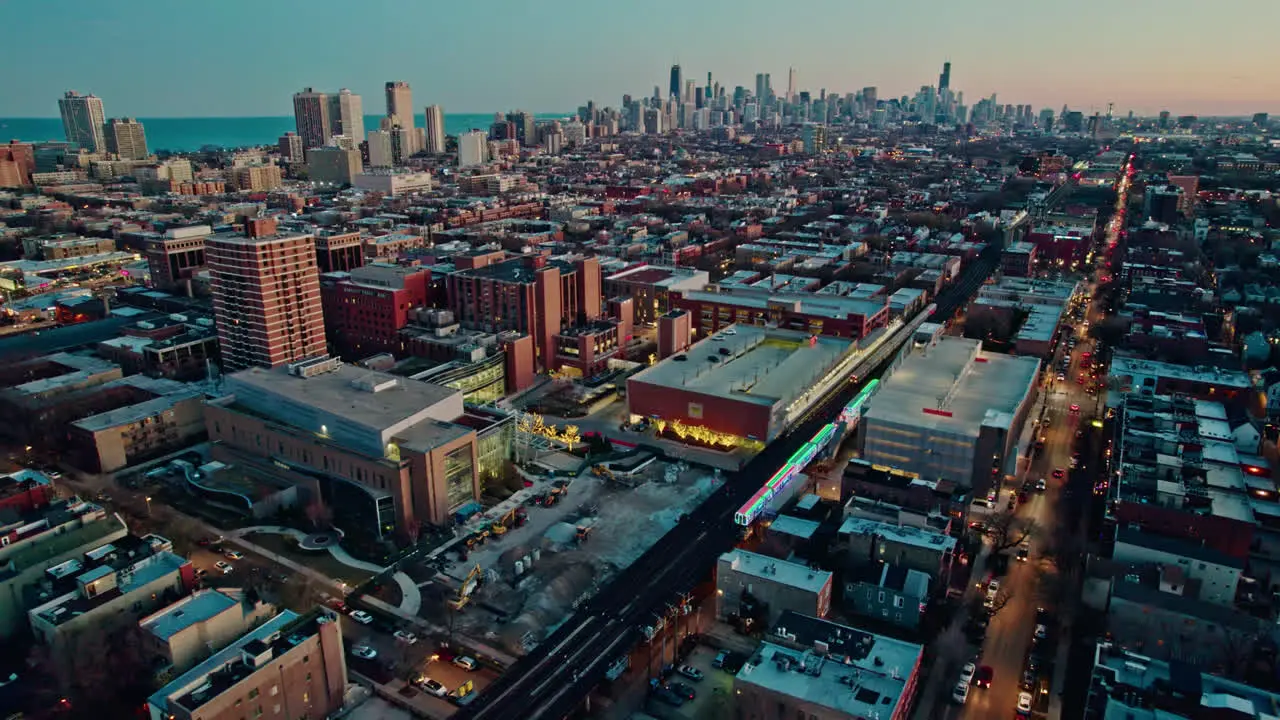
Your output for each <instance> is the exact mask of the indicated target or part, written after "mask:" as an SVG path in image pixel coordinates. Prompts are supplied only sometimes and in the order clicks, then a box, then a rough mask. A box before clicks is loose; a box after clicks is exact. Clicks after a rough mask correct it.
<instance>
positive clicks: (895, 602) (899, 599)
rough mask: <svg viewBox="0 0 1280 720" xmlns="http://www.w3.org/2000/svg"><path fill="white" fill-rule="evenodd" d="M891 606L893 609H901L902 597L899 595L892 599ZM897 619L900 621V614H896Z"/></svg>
mask: <svg viewBox="0 0 1280 720" xmlns="http://www.w3.org/2000/svg"><path fill="white" fill-rule="evenodd" d="M893 606H894V607H896V608H900V607H902V596H901V595H899V596H898V597H895V598H894V599H893ZM898 619H902V614H901V613H899V614H898Z"/></svg>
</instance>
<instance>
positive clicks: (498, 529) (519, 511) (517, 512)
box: [489, 505, 529, 537]
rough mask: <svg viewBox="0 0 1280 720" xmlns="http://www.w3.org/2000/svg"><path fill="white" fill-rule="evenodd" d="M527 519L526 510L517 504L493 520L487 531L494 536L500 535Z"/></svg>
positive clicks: (522, 523)
mask: <svg viewBox="0 0 1280 720" xmlns="http://www.w3.org/2000/svg"><path fill="white" fill-rule="evenodd" d="M528 520H529V515H528V512H527V511H526V510H525V509H524V508H522V507H520V506H519V505H517V506H516V507H513V508H511V509H510V510H508V511H507V512H506V514H505V515H503V516H502V517H500V518H498V519H497V520H495V521H494V522H493V525H492V526H491V527H490V528H489V532H490V533H492V534H493V535H494V536H495V537H501V536H503V535H506V534H507V531H508V530H510V529H511V528H518V527H520V526H521V525H524V524H525V523H526V522H527V521H528Z"/></svg>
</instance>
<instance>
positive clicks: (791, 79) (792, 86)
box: [787, 68, 796, 103]
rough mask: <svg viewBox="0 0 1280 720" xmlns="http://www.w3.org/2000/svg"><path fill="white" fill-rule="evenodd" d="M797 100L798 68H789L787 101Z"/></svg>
mask: <svg viewBox="0 0 1280 720" xmlns="http://www.w3.org/2000/svg"><path fill="white" fill-rule="evenodd" d="M795 101H796V69H795V68H788V69H787V102H789V103H792V102H795Z"/></svg>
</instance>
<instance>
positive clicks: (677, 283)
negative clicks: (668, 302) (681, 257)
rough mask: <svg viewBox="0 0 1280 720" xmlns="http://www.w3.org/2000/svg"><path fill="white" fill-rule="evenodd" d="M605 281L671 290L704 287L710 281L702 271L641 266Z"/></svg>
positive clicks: (660, 266)
mask: <svg viewBox="0 0 1280 720" xmlns="http://www.w3.org/2000/svg"><path fill="white" fill-rule="evenodd" d="M605 280H606V281H610V282H628V283H640V284H644V285H653V286H656V287H661V288H666V289H668V290H672V289H693V288H702V287H705V286H706V284H707V283H708V282H709V281H710V276H709V275H708V274H707V273H706V272H705V271H703V270H691V269H689V268H681V267H666V266H662V265H641V266H640V267H634V268H631V269H629V270H623V271H622V272H619V273H614V274H613V275H609V276H607V277H606V278H605Z"/></svg>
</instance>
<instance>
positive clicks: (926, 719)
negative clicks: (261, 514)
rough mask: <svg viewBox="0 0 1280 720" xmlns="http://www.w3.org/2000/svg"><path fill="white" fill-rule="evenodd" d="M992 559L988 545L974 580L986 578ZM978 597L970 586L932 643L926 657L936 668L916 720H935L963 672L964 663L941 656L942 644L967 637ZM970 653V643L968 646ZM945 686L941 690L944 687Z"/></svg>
mask: <svg viewBox="0 0 1280 720" xmlns="http://www.w3.org/2000/svg"><path fill="white" fill-rule="evenodd" d="M990 556H991V546H990V545H988V544H987V543H986V542H983V543H982V550H980V551H979V552H978V555H977V557H975V558H974V560H973V570H972V571H971V573H970V578H976V577H982V574H983V573H984V572H985V571H986V569H987V560H988V558H990ZM975 594H976V591H975V590H974V586H973V583H972V582H970V583H969V584H968V587H967V588H966V589H965V591H964V597H962V598H961V599H960V609H959V611H957V612H956V616H955V617H954V618H952V620H951V624H950V625H948V626H947V629H946V630H943V631H942V632H941V633H939V634H938V638H937V639H935V640H934V642H933V643H931V646H930V647H929V648H928V649H927V650H926V651H925V652H926V655H927V656H929V657H932V658H934V661H933V665H931V666H930V667H929V674H928V676H927V677H926V678H925V681H924V683H923V684H922V685H921V686H920V690H919V691H918V692H917V693H916V706H915V708H914V710H913V711H912V717H913V718H915V720H934V718H935V717H936V715H935V706H936V705H937V702H938V696H939V695H940V694H941V690H943V689H945V688H946V684H947V683H949V682H950V680H949V678H952V676H953V675H955V673H956V672H958V671H959V669H960V665H961V664H962V661H963V659H964V658H963V656H962V657H961V658H949V657H946V656H945V654H944V653H941V652H938V650H939V648H938V642H939V641H940V640H941V639H944V638H948V637H952V633H954V632H957V631H959V632H961V633H963V630H964V625H965V623H966V622H968V621H969V600H970V598H972V597H973V595H975ZM965 647H966V649H967V648H968V642H967V640H966V642H965ZM940 686H941V687H940Z"/></svg>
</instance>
